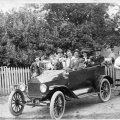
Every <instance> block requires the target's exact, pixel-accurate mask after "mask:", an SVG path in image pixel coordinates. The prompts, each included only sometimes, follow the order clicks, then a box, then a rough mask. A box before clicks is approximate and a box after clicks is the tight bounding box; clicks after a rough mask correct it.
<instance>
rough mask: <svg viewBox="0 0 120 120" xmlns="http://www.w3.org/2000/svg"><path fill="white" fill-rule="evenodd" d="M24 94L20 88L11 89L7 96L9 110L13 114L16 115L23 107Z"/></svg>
mask: <svg viewBox="0 0 120 120" xmlns="http://www.w3.org/2000/svg"><path fill="white" fill-rule="evenodd" d="M23 102H24V95H23V93H22V92H21V91H20V90H16V91H12V92H11V94H10V96H9V110H10V112H11V113H12V114H13V115H14V116H18V115H20V114H21V113H22V111H23V109H24V105H23Z"/></svg>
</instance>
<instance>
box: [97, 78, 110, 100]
mask: <svg viewBox="0 0 120 120" xmlns="http://www.w3.org/2000/svg"><path fill="white" fill-rule="evenodd" d="M105 81H107V83H108V85H109V88H110V93H109V97H108V98H107V99H106V100H105V99H103V98H102V96H101V92H100V93H98V97H99V99H100V100H101V102H107V101H108V100H109V99H110V97H111V86H110V82H109V81H108V80H107V79H106V78H104V79H102V81H101V83H100V90H101V85H102V84H103V82H105Z"/></svg>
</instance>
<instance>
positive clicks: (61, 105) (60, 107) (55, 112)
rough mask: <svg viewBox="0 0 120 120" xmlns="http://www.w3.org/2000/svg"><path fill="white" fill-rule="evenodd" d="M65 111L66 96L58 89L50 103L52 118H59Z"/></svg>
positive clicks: (57, 119) (56, 119)
mask: <svg viewBox="0 0 120 120" xmlns="http://www.w3.org/2000/svg"><path fill="white" fill-rule="evenodd" d="M64 111H65V97H64V95H63V93H62V92H61V91H56V92H55V93H54V94H53V96H52V98H51V103H50V115H51V118H52V119H55V120H59V119H61V118H62V116H63V114H64Z"/></svg>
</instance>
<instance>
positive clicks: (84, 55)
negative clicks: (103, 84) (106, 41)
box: [30, 48, 104, 76]
mask: <svg viewBox="0 0 120 120" xmlns="http://www.w3.org/2000/svg"><path fill="white" fill-rule="evenodd" d="M89 52H90V51H89V50H87V49H84V50H82V51H79V50H78V49H76V50H75V51H73V52H72V51H71V50H67V53H66V54H63V50H62V49H58V51H57V54H56V55H51V56H50V60H49V61H50V62H49V64H48V67H47V69H49V70H61V69H64V70H66V71H72V70H80V69H83V68H86V67H91V66H95V65H99V64H102V63H103V62H104V57H103V56H102V55H101V48H96V50H95V51H94V54H93V55H92V56H90V55H88V54H89ZM44 69H45V66H44V64H43V62H42V61H40V58H39V56H36V58H35V62H34V63H32V65H31V67H30V73H31V75H33V76H36V74H37V75H40V74H41V73H42V72H43V71H44Z"/></svg>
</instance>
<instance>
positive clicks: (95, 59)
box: [90, 48, 104, 65]
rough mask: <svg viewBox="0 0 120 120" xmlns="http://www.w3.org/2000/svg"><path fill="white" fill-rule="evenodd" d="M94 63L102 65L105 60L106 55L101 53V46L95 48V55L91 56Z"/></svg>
mask: <svg viewBox="0 0 120 120" xmlns="http://www.w3.org/2000/svg"><path fill="white" fill-rule="evenodd" d="M90 60H91V64H92V65H100V64H101V63H103V62H104V57H103V56H102V55H101V48H96V49H95V56H92V57H91V58H90Z"/></svg>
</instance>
